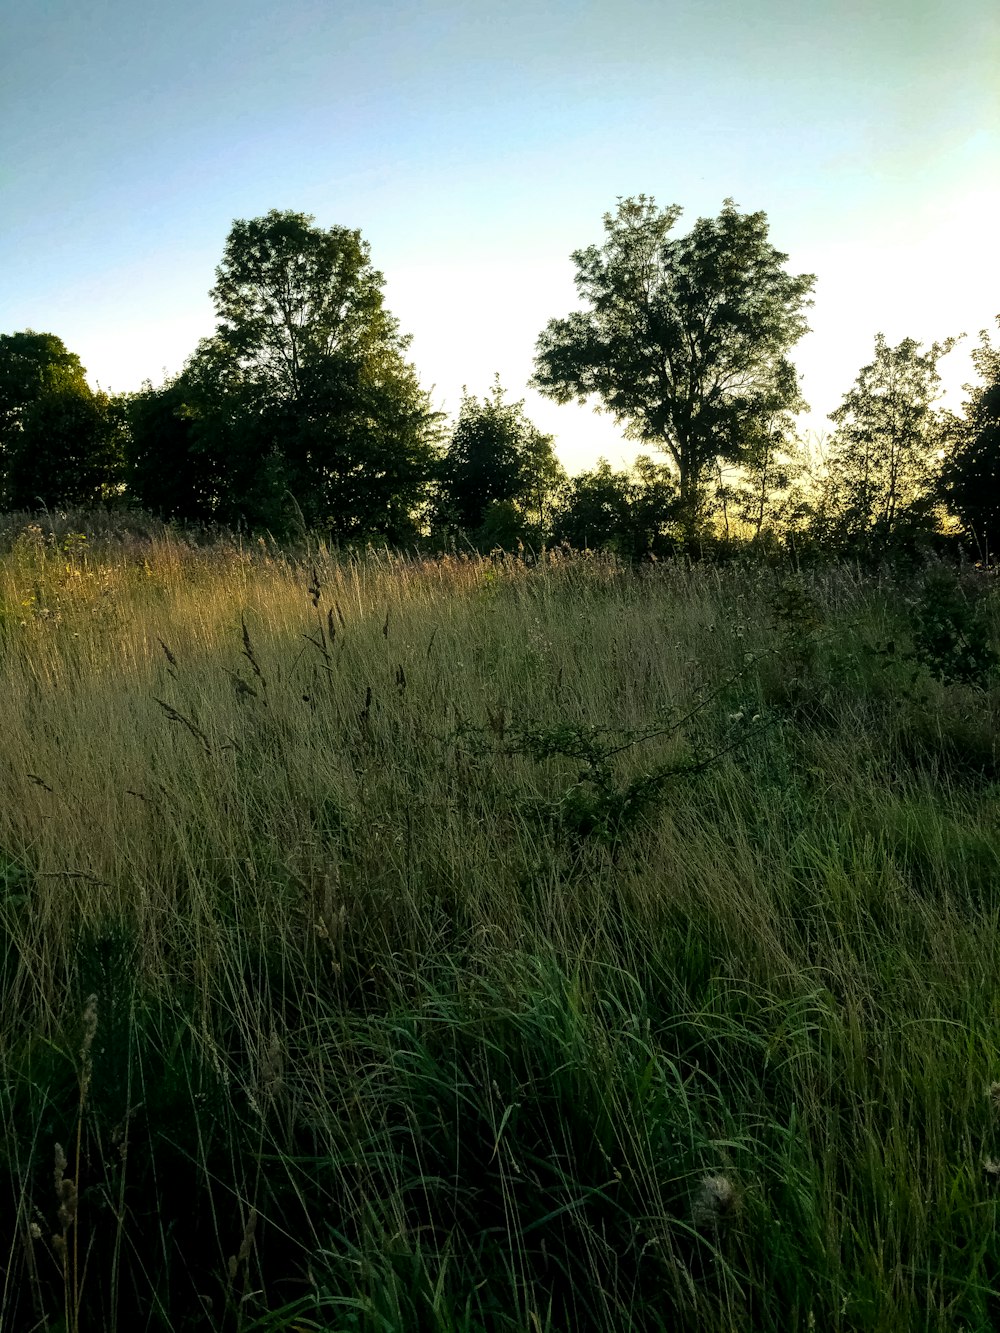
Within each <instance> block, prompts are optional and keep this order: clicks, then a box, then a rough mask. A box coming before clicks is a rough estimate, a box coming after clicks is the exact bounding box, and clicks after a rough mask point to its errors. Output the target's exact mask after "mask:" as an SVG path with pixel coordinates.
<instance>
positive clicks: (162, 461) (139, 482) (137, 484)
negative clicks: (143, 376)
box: [126, 376, 224, 522]
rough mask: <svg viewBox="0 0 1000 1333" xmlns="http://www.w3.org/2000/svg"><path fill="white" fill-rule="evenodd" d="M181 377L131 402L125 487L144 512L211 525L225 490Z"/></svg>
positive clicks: (190, 391) (192, 393)
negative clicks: (200, 432) (206, 522)
mask: <svg viewBox="0 0 1000 1333" xmlns="http://www.w3.org/2000/svg"><path fill="white" fill-rule="evenodd" d="M192 396H196V392H195V390H194V388H193V386H192V385H191V384H190V383H189V382H187V381H186V380H185V379H184V378H183V377H182V376H176V377H175V378H174V379H171V380H168V381H167V382H166V383H165V384H163V385H161V386H160V387H159V388H154V387H153V386H152V384H148V383H147V384H145V385H144V386H143V387H142V388H141V389H140V390H139V391H138V392H137V393H134V394H131V395H130V396H129V398H128V402H127V409H126V414H127V420H128V441H127V445H126V479H127V480H126V486H127V489H128V493H129V495H130V496H131V497H132V498H133V499H134V500H136V501H137V502H138V503H139V504H140V505H142V507H143V508H144V509H149V510H151V511H152V512H154V513H157V514H160V515H161V516H162V517H163V518H168V519H169V518H180V519H194V520H198V521H202V522H204V521H206V520H209V519H211V518H212V517H213V516H214V514H215V511H216V509H217V507H218V497H219V495H220V493H221V492H222V491H223V489H224V486H223V484H222V481H221V479H220V477H219V476H218V472H217V468H216V465H215V464H216V459H215V458H214V456H213V453H212V451H210V450H207V449H206V448H204V447H203V441H202V440H201V439H200V438H199V435H198V430H197V423H196V420H195V417H194V416H193V415H192V412H191V409H190V407H189V403H190V401H191V399H192Z"/></svg>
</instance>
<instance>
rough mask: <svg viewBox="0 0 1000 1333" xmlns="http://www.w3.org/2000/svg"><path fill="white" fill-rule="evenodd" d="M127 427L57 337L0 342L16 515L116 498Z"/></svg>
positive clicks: (2, 423)
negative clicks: (37, 508)
mask: <svg viewBox="0 0 1000 1333" xmlns="http://www.w3.org/2000/svg"><path fill="white" fill-rule="evenodd" d="M122 440H123V423H122V420H121V414H120V413H119V411H118V407H117V404H116V401H115V400H113V399H112V398H110V397H109V396H108V395H107V394H103V393H94V392H93V391H92V390H91V388H90V386H89V385H88V384H87V381H86V373H85V371H84V369H83V366H82V365H81V364H80V359H79V357H78V356H77V355H76V354H75V353H74V352H70V351H68V350H67V349H66V347H65V345H64V343H63V342H62V340H61V339H60V338H57V337H56V336H55V334H52V333H35V332H33V331H32V330H30V329H28V330H25V331H24V332H23V333H12V334H3V335H0V465H2V471H3V489H4V499H5V503H7V504H8V505H10V506H11V507H13V508H25V509H27V508H33V507H35V506H37V505H38V504H44V505H84V504H92V503H94V502H96V501H100V500H105V499H108V498H109V497H110V496H112V495H114V494H116V493H117V490H118V489H119V485H120V477H121V462H122Z"/></svg>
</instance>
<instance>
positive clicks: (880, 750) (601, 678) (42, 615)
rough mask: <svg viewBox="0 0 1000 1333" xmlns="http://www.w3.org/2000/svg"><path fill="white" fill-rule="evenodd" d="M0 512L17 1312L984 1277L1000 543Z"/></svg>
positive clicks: (373, 1314) (990, 1274) (668, 1310)
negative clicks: (881, 549) (149, 531)
mask: <svg viewBox="0 0 1000 1333" xmlns="http://www.w3.org/2000/svg"><path fill="white" fill-rule="evenodd" d="M8 538H9V539H8V540H7V542H6V551H5V553H4V554H3V555H0V698H2V709H3V712H2V717H3V730H2V739H0V966H2V974H0V975H2V998H3V1004H2V1010H0V1105H2V1117H3V1127H4V1140H3V1154H2V1158H0V1191H2V1192H0V1199H2V1209H0V1218H2V1221H0V1245H2V1248H0V1255H2V1259H3V1269H4V1276H3V1285H2V1290H0V1327H2V1329H3V1330H7V1329H10V1330H22V1329H35V1330H43V1329H45V1330H65V1333H70V1331H72V1333H78V1331H81V1330H103V1329H109V1330H120V1331H121V1333H132V1330H140V1329H156V1330H182V1329H220V1330H222V1329H226V1330H241V1331H243V1333H249V1331H250V1330H265V1329H271V1330H276V1329H299V1330H305V1329H325V1330H366V1331H367V1330H371V1331H372V1333H375V1331H376V1330H378V1331H379V1333H388V1331H389V1330H399V1331H400V1333H411V1331H416V1330H442V1331H444V1330H447V1331H448V1333H472V1331H473V1330H509V1331H510V1333H515V1331H518V1333H520V1331H521V1330H524V1331H525V1333H543V1331H551V1333H555V1331H556V1330H561V1331H562V1330H565V1331H566V1333H584V1331H586V1330H632V1329H635V1330H663V1333H668V1331H672V1330H692V1331H693V1333H716V1331H718V1333H723V1331H725V1333H730V1331H735V1330H776V1331H777V1330H781V1331H786V1330H787V1331H792V1330H803V1331H806V1330H811V1329H817V1330H898V1333H911V1331H913V1330H924V1329H927V1330H960V1329H961V1330H968V1331H969V1333H973V1331H975V1333H986V1330H989V1329H993V1328H995V1327H996V1326H997V1324H998V1323H1000V1238H998V1232H997V1216H996V1210H997V1203H998V1200H1000V929H998V925H1000V917H998V910H1000V857H998V850H1000V799H998V798H1000V785H998V778H1000V753H998V748H997V735H998V727H997V723H998V710H1000V689H998V687H997V686H996V685H995V684H994V683H993V673H992V670H991V657H990V644H991V643H995V642H996V640H997V633H996V628H997V626H996V622H997V617H998V605H1000V603H998V602H997V600H996V598H995V595H994V593H993V591H992V587H991V578H990V576H989V575H988V574H983V573H982V572H980V571H975V570H968V571H965V572H962V573H960V574H958V575H956V574H953V573H949V572H948V571H947V570H944V569H941V568H937V567H925V568H921V569H918V570H915V571H910V572H909V573H907V574H905V575H903V574H896V575H893V574H890V573H882V574H867V575H864V574H861V573H859V572H857V571H855V570H852V569H850V568H839V569H818V570H813V571H805V572H802V573H798V574H793V573H792V572H791V571H790V570H788V569H787V568H785V569H780V568H773V567H767V566H764V565H762V564H760V565H753V564H746V565H738V564H729V565H726V566H720V567H716V566H713V565H711V564H701V565H693V566H689V565H686V564H683V563H680V562H678V563H671V564H651V565H648V566H645V567H643V568H642V569H638V570H637V569H630V568H627V567H625V566H622V565H619V564H617V563H615V562H614V561H613V560H611V559H604V558H598V557H586V556H576V557H570V556H568V555H565V554H557V555H554V556H551V557H549V558H547V559H546V560H544V561H539V562H537V563H525V562H523V561H516V560H511V559H506V560H498V559H494V560H489V559H465V558H459V557H449V558H443V559H435V560H432V559H416V558H413V559H404V558H396V557H392V556H389V555H388V554H385V555H381V556H380V555H378V554H369V555H368V556H366V557H365V558H363V559H362V558H359V559H354V560H348V559H344V558H338V557H335V556H334V555H331V554H330V553H328V552H326V551H324V550H323V549H321V548H320V549H316V550H314V551H312V552H307V553H305V554H303V555H301V557H296V558H292V557H285V556H283V555H282V554H281V553H279V552H277V551H275V550H273V549H271V548H269V547H267V546H266V545H264V544H258V545H256V546H254V545H246V546H240V545H237V544H227V543H225V542H217V543H215V544H213V545H207V546H196V545H193V544H186V543H185V542H184V541H183V540H182V539H181V538H179V537H176V536H171V535H170V534H168V533H162V534H160V535H158V536H157V535H154V536H153V537H151V538H144V539H142V540H140V539H138V538H133V539H129V538H122V539H120V540H112V539H111V538H106V539H102V540H97V539H95V538H93V537H91V538H90V539H85V538H82V537H80V536H77V535H74V534H73V533H72V532H69V533H65V532H64V533H63V534H62V535H60V536H58V537H52V536H48V535H47V534H46V533H45V532H43V531H42V530H41V529H39V528H34V529H32V528H28V529H25V530H24V531H23V532H22V533H21V534H20V535H19V536H16V537H15V536H14V535H12V534H8Z"/></svg>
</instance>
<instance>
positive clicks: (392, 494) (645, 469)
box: [0, 196, 1000, 558]
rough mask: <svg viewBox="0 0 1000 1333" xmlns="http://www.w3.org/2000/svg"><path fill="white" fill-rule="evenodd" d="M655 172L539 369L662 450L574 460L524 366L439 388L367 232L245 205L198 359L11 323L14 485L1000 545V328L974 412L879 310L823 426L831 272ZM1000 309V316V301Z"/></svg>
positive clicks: (352, 513) (261, 512)
mask: <svg viewBox="0 0 1000 1333" xmlns="http://www.w3.org/2000/svg"><path fill="white" fill-rule="evenodd" d="M679 216H680V209H679V208H677V207H676V206H672V207H669V208H666V209H661V208H658V207H657V206H656V204H655V201H654V200H652V199H650V198H648V197H646V196H639V197H638V198H635V199H626V200H624V201H622V202H621V203H620V204H619V206H618V209H617V211H616V212H615V213H613V214H611V213H609V214H606V215H605V218H604V231H605V237H604V242H603V244H602V245H600V246H597V245H592V246H589V247H588V248H586V249H584V250H579V251H576V252H575V253H574V255H573V257H572V258H573V262H574V264H575V266H576V285H577V289H578V292H579V294H580V297H581V302H582V308H581V309H579V310H577V311H575V312H573V313H572V314H570V315H569V316H568V317H567V318H564V319H553V320H551V321H550V322H549V324H548V326H547V327H546V328H545V329H544V330H543V331H542V333H541V335H540V336H539V339H538V344H537V348H536V358H535V375H534V378H533V380H532V384H533V385H534V387H536V388H537V389H539V390H540V391H541V392H542V393H544V394H547V395H548V396H550V397H552V398H554V399H555V400H556V401H559V402H568V401H572V400H577V401H580V402H590V403H592V404H595V405H597V406H599V407H601V408H602V409H603V410H605V411H607V412H609V413H611V414H612V416H613V417H614V418H615V420H616V421H617V422H618V423H619V424H620V425H621V426H622V428H623V429H624V431H625V433H626V435H627V436H628V437H629V438H631V439H633V440H635V441H636V442H637V443H638V444H639V445H640V446H641V447H643V448H644V449H648V450H649V451H650V453H649V454H648V455H643V456H641V457H640V458H639V459H638V460H637V463H636V465H635V467H634V468H633V469H631V470H628V471H616V470H614V469H612V468H611V467H610V466H608V465H607V464H606V463H603V462H602V463H600V464H599V465H598V466H597V467H596V468H594V469H592V470H590V471H587V472H584V473H582V474H580V475H577V476H575V477H572V478H571V477H568V476H567V475H566V473H565V472H564V470H563V468H562V467H561V466H560V464H559V462H558V460H557V459H556V456H555V453H554V450H553V440H552V437H551V436H548V435H545V434H543V433H542V432H541V431H539V430H538V429H537V428H536V427H535V426H534V425H533V424H532V422H531V421H530V420H529V419H528V417H527V415H526V413H525V409H524V404H523V402H513V401H508V399H507V396H506V394H505V392H504V389H503V387H502V386H501V384H500V382H499V380H497V381H496V382H495V384H494V385H493V386H492V388H491V389H490V391H489V392H488V393H486V394H485V396H483V397H481V398H480V397H477V396H476V395H474V394H471V393H468V392H466V393H465V395H464V396H463V399H462V402H461V406H460V410H459V413H458V416H457V419H456V420H455V421H454V422H453V423H450V424H449V423H447V422H446V421H445V420H444V419H443V417H442V415H441V414H440V413H437V412H435V411H434V410H433V409H432V406H431V403H430V399H429V397H428V395H427V393H426V392H425V391H424V389H423V388H422V387H421V385H420V382H419V379H418V375H417V372H416V370H415V368H414V367H413V365H412V364H411V363H410V362H409V361H408V360H407V351H408V346H409V339H408V338H407V337H405V336H404V335H403V334H401V332H400V330H399V325H398V322H397V321H396V319H395V318H394V317H393V316H392V315H391V313H390V312H389V311H388V310H387V309H386V307H385V303H384V299H383V285H384V282H383V277H382V274H381V273H379V272H378V270H376V269H375V268H374V266H373V264H372V261H371V255H370V250H369V247H368V245H367V243H366V242H365V241H364V240H363V239H362V237H361V234H360V233H359V232H358V231H352V230H349V229H347V228H344V227H332V228H330V229H329V230H326V231H324V230H322V229H320V228H318V227H316V226H315V225H314V223H313V219H312V218H311V217H309V216H307V215H304V214H299V213H292V212H277V211H272V212H270V213H268V214H267V215H266V217H262V218H256V219H251V220H248V221H237V222H235V223H234V224H233V227H232V230H231V231H230V234H229V237H228V239H227V241H226V246H225V250H224V253H223V257H222V262H221V263H220V265H219V267H218V269H217V270H216V282H215V286H214V287H213V289H212V293H211V295H212V299H213V302H214V305H215V311H216V329H215V333H214V334H213V335H212V336H211V337H210V338H206V339H204V340H202V342H201V343H200V344H199V345H198V347H197V348H196V349H195V351H194V352H193V354H192V355H191V357H190V358H189V359H188V361H187V363H186V365H185V367H184V369H183V371H182V372H181V373H180V374H179V375H178V376H177V377H175V378H174V379H171V380H168V381H167V382H166V383H164V384H162V385H160V386H158V387H154V386H152V385H151V384H147V385H146V386H144V387H143V388H142V389H141V390H140V391H138V392H136V393H131V394H121V395H110V394H106V393H102V392H95V391H93V390H92V389H91V388H90V386H89V385H88V383H87V380H86V376H85V371H84V368H83V367H82V365H81V364H80V361H79V358H78V357H77V356H76V355H75V354H74V353H72V352H71V351H69V350H68V349H67V348H66V347H65V346H64V345H63V343H62V341H61V340H60V339H59V338H58V337H56V336H55V335H54V334H51V333H35V332H32V331H30V330H29V331H24V332H18V333H12V334H5V335H0V499H2V503H3V505H4V506H5V507H6V508H10V509H34V508H38V507H40V506H47V507H64V506H71V505H72V506H80V505H93V504H105V505H113V504H131V505H139V506H141V507H143V508H145V509H148V510H150V511H152V512H154V513H156V514H159V515H160V516H162V517H163V518H166V519H176V520H182V521H194V522H213V523H220V524H224V525H227V526H240V527H245V528H248V529H251V530H268V531H270V532H272V533H273V534H275V535H276V536H282V535H285V534H288V533H289V532H293V531H296V530H302V529H303V528H305V529H309V530H322V531H324V532H325V533H326V534H328V536H329V537H331V538H332V539H333V540H335V541H339V542H355V541H363V540H366V539H369V538H373V537H379V538H383V539H385V540H388V541H390V542H394V543H404V542H411V541H414V540H417V539H421V540H426V541H430V542H432V543H436V544H440V545H447V544H449V543H453V542H457V541H460V542H467V543H469V544H472V545H474V546H478V547H480V548H486V549H489V548H491V547H493V546H498V545H499V546H510V545H514V544H516V543H517V542H519V541H520V542H525V543H527V544H540V543H545V542H559V541H568V542H570V543H571V544H572V545H574V546H577V547H591V548H597V547H605V548H607V547H610V548H613V549H615V550H617V551H619V552H620V553H621V554H623V555H626V556H629V557H632V558H640V557H642V556H644V555H648V554H662V553H666V552H668V551H670V550H674V549H677V548H678V547H679V546H689V545H690V544H691V543H692V542H699V543H706V542H708V543H711V542H719V541H722V542H729V543H733V542H743V541H746V542H752V543H757V544H765V545H771V546H773V545H779V544H782V543H786V542H788V541H796V542H799V543H811V544H814V545H817V546H821V547H823V548H826V549H831V550H842V551H851V552H854V553H862V552H881V551H885V550H887V549H890V548H892V547H900V546H910V545H912V544H913V543H915V542H919V541H920V540H922V539H926V538H929V537H934V536H935V535H939V534H941V533H943V532H946V531H949V530H950V531H958V532H961V533H963V534H964V535H965V536H966V537H968V538H969V539H971V540H972V541H974V542H975V543H976V545H977V546H978V547H979V548H980V549H981V550H984V551H985V550H992V549H993V548H994V547H995V546H996V545H997V543H998V541H1000V483H998V472H1000V348H998V347H995V346H994V345H993V344H992V343H991V340H990V337H989V335H988V334H987V333H986V332H983V333H982V334H981V336H980V343H979V346H978V347H977V349H976V350H975V351H974V353H973V360H974V365H975V369H976V372H977V375H978V381H977V383H975V384H974V385H971V386H967V389H968V400H967V402H966V404H965V406H964V410H963V413H962V414H961V415H958V414H955V413H951V412H947V411H944V410H943V409H942V408H941V407H940V406H939V403H938V399H939V396H940V376H939V372H938V363H939V361H940V360H941V358H942V357H943V356H945V355H946V354H947V353H948V352H949V351H950V350H951V348H952V347H953V346H954V342H955V340H954V339H951V338H948V339H945V340H944V341H942V342H939V343H933V344H931V345H930V346H929V347H922V346H921V345H920V344H918V343H917V342H915V341H914V340H912V339H904V340H903V341H902V342H901V343H899V344H898V345H897V346H891V345H890V344H889V343H888V342H887V341H886V339H885V338H884V337H883V336H882V335H881V334H879V335H878V336H877V337H876V339H875V347H874V355H873V359H872V361H871V362H870V364H868V365H866V366H864V367H863V368H862V369H861V371H860V372H859V374H858V376H857V378H856V380H855V382H854V384H853V385H852V386H851V387H850V388H849V389H848V391H847V392H846V393H845V395H844V397H843V400H842V402H841V404H840V406H839V407H838V408H837V409H836V411H835V412H833V413H832V414H831V420H832V423H833V429H832V432H831V434H830V436H829V437H828V439H827V440H826V441H825V442H824V446H823V447H822V448H821V449H817V448H816V447H810V446H809V445H807V444H806V443H805V442H803V441H802V440H801V439H800V438H799V437H798V436H797V434H796V429H795V419H796V414H797V413H799V412H801V411H802V410H803V409H804V408H805V406H806V404H805V403H804V402H803V400H802V397H801V394H800V391H799V381H798V376H797V374H796V372H795V369H794V366H793V365H792V363H791V361H790V359H789V352H790V351H791V349H792V347H793V346H794V344H795V343H796V342H797V341H798V340H799V339H800V338H801V337H802V335H803V334H804V333H805V332H806V331H807V324H806V321H805V313H804V312H805V310H806V308H807V307H808V306H809V305H810V304H811V293H812V289H813V286H814V283H815V279H814V277H813V276H812V275H810V274H799V275H792V274H789V273H788V272H787V271H786V265H787V260H788V257H787V255H784V254H781V253H780V252H778V251H777V250H775V249H774V248H773V247H772V246H771V245H770V243H769V241H768V226H767V218H766V215H765V214H763V213H752V214H741V213H740V212H739V211H738V210H737V208H736V207H735V205H734V204H733V203H732V202H731V201H728V200H727V201H726V203H725V204H724V206H723V208H722V210H721V212H720V214H719V216H718V217H717V218H714V219H705V218H702V219H699V220H698V222H697V223H696V224H695V226H694V227H693V228H692V230H691V232H690V233H689V234H688V235H687V236H683V237H675V236H674V235H673V234H672V233H673V228H674V224H675V223H676V221H677V219H678V217H679ZM998 318H1000V317H998Z"/></svg>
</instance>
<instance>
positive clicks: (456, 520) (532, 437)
mask: <svg viewBox="0 0 1000 1333" xmlns="http://www.w3.org/2000/svg"><path fill="white" fill-rule="evenodd" d="M563 477H564V473H563V470H562V467H561V466H560V464H559V461H558V459H557V458H556V456H555V453H554V452H553V448H552V436H551V435H543V434H542V432H541V431H540V430H538V428H537V427H536V426H534V425H533V424H532V423H531V422H530V421H529V420H528V417H527V415H526V414H525V411H524V401H523V400H522V401H520V402H516V403H507V402H504V390H503V387H502V385H501V384H500V377H499V375H498V376H497V377H496V379H495V380H494V384H493V390H492V393H491V394H490V396H489V397H487V398H484V399H483V400H482V401H480V400H479V399H478V398H476V397H475V396H474V395H473V394H470V393H469V392H468V391H467V390H463V394H462V402H461V406H460V408H459V414H458V420H457V422H456V423H455V429H454V431H453V432H452V437H451V442H450V444H449V446H448V450H447V453H446V454H445V456H444V459H443V462H442V467H441V489H442V495H441V505H440V519H441V520H442V521H443V522H444V523H446V524H447V525H448V526H450V527H452V528H456V529H460V530H462V531H464V532H466V533H469V534H475V533H477V532H478V531H479V530H480V529H482V528H483V527H484V524H486V525H487V526H488V527H490V532H489V534H488V536H489V537H490V538H492V537H494V536H497V535H498V534H499V535H504V534H506V535H508V536H515V537H516V536H517V535H522V532H523V530H524V529H525V527H526V525H530V527H531V528H532V529H534V532H533V533H532V535H538V534H540V533H543V532H544V530H545V528H546V525H547V522H548V518H549V510H550V507H551V502H552V498H553V496H554V493H555V491H556V488H557V487H558V485H559V483H560V482H561V481H562V479H563ZM491 510H493V511H495V513H494V515H493V516H494V517H495V518H500V517H502V519H503V521H502V523H501V524H500V526H499V527H497V526H496V524H493V525H490V524H488V523H487V520H488V518H489V516H490V512H491ZM501 511H502V513H501ZM494 529H495V530H494Z"/></svg>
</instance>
